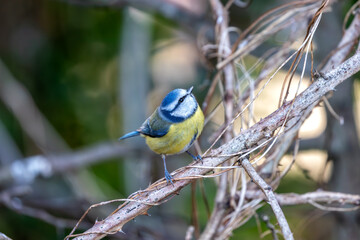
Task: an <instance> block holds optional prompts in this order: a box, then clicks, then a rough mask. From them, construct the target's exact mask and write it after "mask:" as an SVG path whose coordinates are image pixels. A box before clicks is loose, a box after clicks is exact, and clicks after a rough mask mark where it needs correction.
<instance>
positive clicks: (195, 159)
mask: <svg viewBox="0 0 360 240" xmlns="http://www.w3.org/2000/svg"><path fill="white" fill-rule="evenodd" d="M186 153H187V154H189V155H190V156H191V157H192V158H193V159H194V161H197V160H200V162H201V163H202V162H203V161H202V158H201V156H200V155H197V156H194V155H193V154H192V153H191V152H189V151H186Z"/></svg>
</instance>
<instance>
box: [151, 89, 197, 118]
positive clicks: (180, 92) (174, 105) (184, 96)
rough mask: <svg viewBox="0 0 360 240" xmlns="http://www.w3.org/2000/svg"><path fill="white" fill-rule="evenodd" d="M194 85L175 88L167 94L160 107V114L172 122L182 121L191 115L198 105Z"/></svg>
mask: <svg viewBox="0 0 360 240" xmlns="http://www.w3.org/2000/svg"><path fill="white" fill-rule="evenodd" d="M192 90H193V87H190V88H189V89H188V90H186V89H181V88H178V89H174V90H172V91H171V92H169V93H168V95H166V97H165V98H164V99H163V101H162V102H161V105H160V107H159V110H158V111H159V113H160V116H162V117H163V118H164V119H166V120H168V121H170V122H174V123H176V122H182V121H184V120H186V119H188V118H189V117H191V116H192V115H193V114H194V113H195V112H196V109H197V107H198V104H197V101H196V99H195V97H194V95H193V94H192V93H191V92H192Z"/></svg>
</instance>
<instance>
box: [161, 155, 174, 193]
mask: <svg viewBox="0 0 360 240" xmlns="http://www.w3.org/2000/svg"><path fill="white" fill-rule="evenodd" d="M161 157H162V159H163V162H164V170H165V178H166V181H167V183H169V182H170V183H171V184H172V185H173V186H174V183H173V181H172V180H173V177H172V176H171V175H170V173H169V172H168V170H167V169H166V162H165V154H161Z"/></svg>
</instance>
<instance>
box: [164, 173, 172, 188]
mask: <svg viewBox="0 0 360 240" xmlns="http://www.w3.org/2000/svg"><path fill="white" fill-rule="evenodd" d="M165 178H166V182H167V183H168V184H169V183H171V185H173V186H174V183H173V181H172V180H174V178H173V177H172V176H171V175H170V173H169V172H168V171H167V170H165Z"/></svg>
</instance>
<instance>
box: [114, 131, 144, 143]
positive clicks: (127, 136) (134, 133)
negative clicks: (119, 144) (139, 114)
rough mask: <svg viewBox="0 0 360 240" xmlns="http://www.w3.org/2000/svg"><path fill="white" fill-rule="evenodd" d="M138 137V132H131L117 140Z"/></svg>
mask: <svg viewBox="0 0 360 240" xmlns="http://www.w3.org/2000/svg"><path fill="white" fill-rule="evenodd" d="M139 135H140V132H138V131H133V132H129V133H127V134H125V135H124V136H122V137H121V138H119V139H118V140H119V141H120V140H123V139H125V138H131V137H135V136H139Z"/></svg>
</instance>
